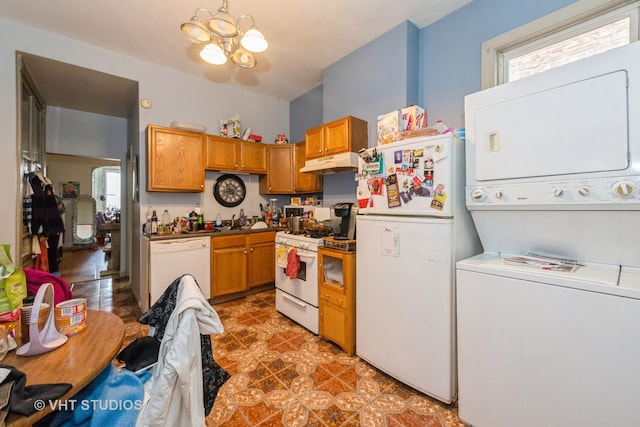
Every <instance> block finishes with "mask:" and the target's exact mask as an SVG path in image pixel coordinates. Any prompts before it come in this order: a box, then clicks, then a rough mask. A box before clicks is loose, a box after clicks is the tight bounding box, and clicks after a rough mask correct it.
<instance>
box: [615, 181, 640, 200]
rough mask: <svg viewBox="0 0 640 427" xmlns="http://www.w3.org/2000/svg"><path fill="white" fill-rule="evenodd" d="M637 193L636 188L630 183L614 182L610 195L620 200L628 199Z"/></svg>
mask: <svg viewBox="0 0 640 427" xmlns="http://www.w3.org/2000/svg"><path fill="white" fill-rule="evenodd" d="M637 193H638V186H637V185H636V184H635V183H634V182H632V181H622V182H616V183H615V184H613V187H612V188H611V194H613V196H614V197H619V198H621V199H630V198H632V197H633V196H635V195H636V194H637Z"/></svg>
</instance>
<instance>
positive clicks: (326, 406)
mask: <svg viewBox="0 0 640 427" xmlns="http://www.w3.org/2000/svg"><path fill="white" fill-rule="evenodd" d="M74 295H75V296H76V297H79V296H83V297H87V298H88V302H89V306H90V307H91V308H98V309H102V310H109V311H112V312H114V313H116V314H117V315H118V316H120V317H121V318H122V319H123V320H124V321H125V325H126V338H125V345H126V344H127V343H128V342H130V341H132V340H133V339H135V338H136V337H138V336H142V335H145V334H146V332H147V329H146V327H145V326H143V325H140V324H138V323H137V322H136V319H137V317H138V316H139V315H140V314H141V313H140V310H139V308H138V307H137V305H136V303H135V300H134V297H133V294H132V293H131V291H130V289H129V288H128V286H127V284H126V281H125V280H124V279H123V280H119V279H102V280H95V281H88V282H83V283H79V284H76V285H75V286H74ZM214 308H215V309H216V311H217V312H218V314H219V315H220V318H221V320H222V323H223V325H224V327H225V332H224V334H221V335H214V336H213V339H212V345H213V350H214V358H215V360H216V361H217V362H218V364H220V366H222V367H223V368H225V369H226V370H227V371H229V373H230V374H232V376H231V379H230V380H229V381H227V383H226V384H225V385H224V386H223V387H222V389H221V390H220V392H219V394H218V397H217V399H216V402H215V405H214V407H213V409H212V411H211V413H210V414H209V415H208V417H207V419H206V424H207V426H209V427H212V426H229V427H236V426H237V427H240V426H242V427H245V426H264V427H267V426H318V427H320V426H322V427H328V426H388V427H402V426H405V427H418V426H420V427H427V426H429V427H445V426H447V427H452V426H460V427H463V426H464V423H462V422H461V421H460V420H459V419H458V416H457V409H456V406H455V405H445V404H443V403H440V402H438V401H436V400H434V399H431V398H429V397H427V396H425V395H422V394H420V393H417V392H416V391H414V390H412V389H411V388H409V387H407V386H405V385H403V384H400V383H398V382H397V381H395V380H393V379H392V378H390V377H388V376H387V375H385V374H383V373H381V372H380V371H378V370H376V369H374V368H373V367H371V366H370V365H368V364H367V363H365V362H363V361H362V360H360V359H359V358H358V357H357V356H353V357H349V356H347V355H346V354H345V353H344V352H343V351H342V350H341V349H340V348H339V347H338V346H336V345H334V344H332V343H330V342H328V341H325V340H323V339H321V338H319V337H317V336H315V335H314V334H312V333H310V332H308V331H307V330H306V329H304V328H302V327H301V326H299V325H297V324H296V323H294V322H292V321H291V320H289V319H288V318H286V317H284V316H282V315H281V314H279V313H278V312H277V311H276V310H275V292H274V291H273V290H271V291H266V292H262V293H259V294H255V295H252V296H249V297H247V298H243V299H240V300H235V301H230V302H226V303H223V304H216V305H215V306H214Z"/></svg>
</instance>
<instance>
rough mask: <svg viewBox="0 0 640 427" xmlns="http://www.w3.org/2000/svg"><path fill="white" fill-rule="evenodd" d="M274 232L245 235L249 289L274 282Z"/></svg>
mask: <svg viewBox="0 0 640 427" xmlns="http://www.w3.org/2000/svg"><path fill="white" fill-rule="evenodd" d="M275 239H276V232H275V231H269V232H265V233H255V234H247V248H248V251H249V253H248V255H249V263H248V264H249V265H248V267H249V269H248V281H247V287H248V288H249V289H251V288H254V287H256V286H260V285H266V284H267V283H273V282H275V280H276V264H275V262H276V245H275Z"/></svg>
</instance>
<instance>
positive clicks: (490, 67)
mask: <svg viewBox="0 0 640 427" xmlns="http://www.w3.org/2000/svg"><path fill="white" fill-rule="evenodd" d="M639 5H640V1H638V0H634V1H630V0H613V1H611V0H608V1H604V0H599V1H595V2H594V1H587V0H581V1H578V2H576V3H574V4H572V5H570V6H568V7H565V8H564V9H560V10H559V11H557V12H554V13H552V14H550V15H547V16H545V17H542V18H540V19H538V20H536V21H533V22H531V23H529V24H526V25H523V26H521V27H519V28H516V29H514V30H512V31H509V32H508V33H505V34H502V35H500V36H498V37H495V38H493V39H491V40H488V41H486V42H484V43H483V45H482V85H483V86H482V87H483V89H484V88H488V87H492V86H496V85H499V84H502V83H506V82H510V81H514V80H518V79H521V78H524V77H527V76H530V75H533V74H537V73H541V72H543V71H546V70H549V69H552V68H555V67H558V66H560V65H564V64H567V63H570V62H573V61H577V60H579V59H582V58H586V57H589V56H592V55H595V54H598V53H602V52H605V51H607V50H610V49H613V48H616V47H618V46H623V45H626V44H629V43H631V42H634V41H637V40H638V32H639V29H638V15H639Z"/></svg>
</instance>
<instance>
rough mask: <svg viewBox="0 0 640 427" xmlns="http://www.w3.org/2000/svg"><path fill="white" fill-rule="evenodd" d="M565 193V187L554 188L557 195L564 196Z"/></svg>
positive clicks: (554, 193)
mask: <svg viewBox="0 0 640 427" xmlns="http://www.w3.org/2000/svg"><path fill="white" fill-rule="evenodd" d="M563 194H564V188H561V187H558V188H554V189H553V195H554V196H556V197H562V195H563Z"/></svg>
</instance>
